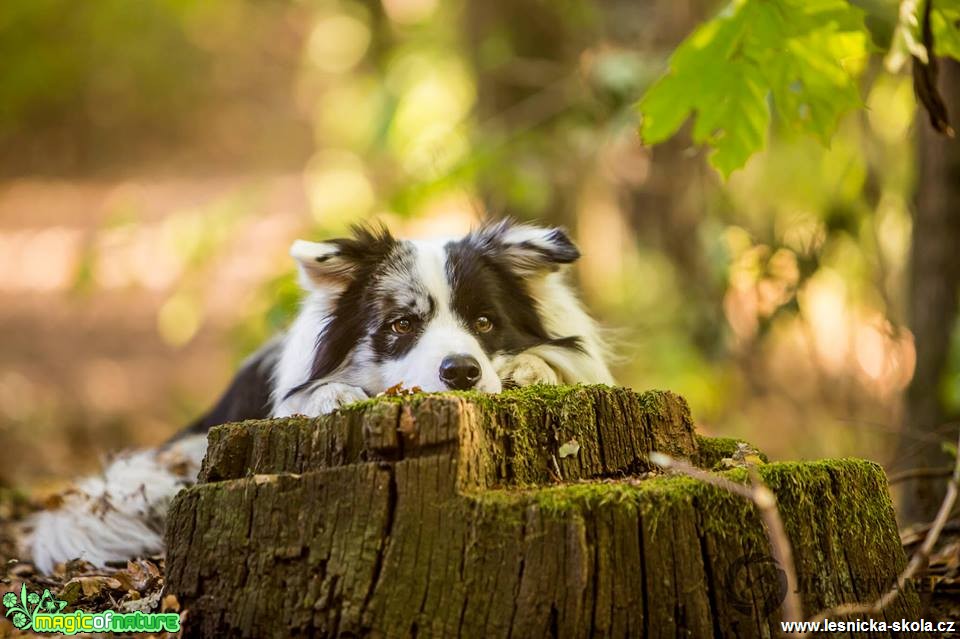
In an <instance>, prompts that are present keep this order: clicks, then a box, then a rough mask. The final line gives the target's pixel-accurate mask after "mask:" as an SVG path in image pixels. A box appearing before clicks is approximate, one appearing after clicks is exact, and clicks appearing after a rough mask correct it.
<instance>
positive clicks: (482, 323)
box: [473, 315, 493, 333]
mask: <svg viewBox="0 0 960 639" xmlns="http://www.w3.org/2000/svg"><path fill="white" fill-rule="evenodd" d="M473 328H475V329H476V331H477V332H478V333H489V332H490V331H492V330H493V322H492V321H490V318H489V317H487V316H486V315H481V316H480V317H478V318H477V319H475V320H473Z"/></svg>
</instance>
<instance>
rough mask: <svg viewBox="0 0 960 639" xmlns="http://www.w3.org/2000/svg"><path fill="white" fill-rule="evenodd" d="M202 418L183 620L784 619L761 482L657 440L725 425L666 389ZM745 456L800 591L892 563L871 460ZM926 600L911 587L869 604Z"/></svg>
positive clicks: (475, 631) (848, 592)
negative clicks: (230, 420)
mask: <svg viewBox="0 0 960 639" xmlns="http://www.w3.org/2000/svg"><path fill="white" fill-rule="evenodd" d="M209 441H210V446H209V450H208V453H207V457H206V459H205V461H204V465H203V469H202V471H201V477H200V482H199V483H198V484H197V485H196V486H194V487H192V488H189V489H187V490H184V491H182V492H181V493H180V494H179V495H178V497H177V498H176V500H175V501H174V504H173V506H172V508H171V511H170V514H169V519H168V528H167V544H168V557H167V577H166V578H167V586H166V588H167V591H168V592H170V593H173V594H175V595H176V596H177V597H178V599H179V601H180V602H181V605H182V606H184V607H185V608H186V609H187V611H188V612H187V617H186V624H185V627H186V630H185V635H186V636H195V637H224V636H243V637H289V636H303V635H309V636H323V637H333V636H356V637H360V636H372V637H415V636H421V637H423V636H429V637H484V638H486V637H585V636H598V637H607V636H615V637H660V636H669V637H675V636H687V637H694V638H699V637H770V636H774V635H777V634H779V620H780V610H779V605H780V603H781V601H782V596H783V592H784V591H783V588H784V583H783V582H782V581H781V576H782V573H780V572H779V570H778V567H777V566H776V563H775V562H774V560H773V559H772V558H771V555H770V549H769V545H768V542H767V539H766V536H765V534H764V532H763V527H762V524H761V522H760V517H759V514H758V512H757V510H756V508H755V507H754V506H753V504H751V503H748V502H746V501H745V500H743V499H742V498H739V497H736V496H734V495H731V494H729V493H726V492H723V491H721V490H719V489H717V488H714V487H712V486H708V485H705V484H703V483H701V482H698V481H695V480H692V479H689V478H686V477H679V476H667V475H663V474H659V473H657V472H655V471H654V469H653V468H652V466H651V464H650V462H649V454H650V452H652V451H661V452H664V453H667V454H670V455H672V456H675V457H684V458H688V459H691V460H694V461H695V462H696V463H698V464H699V465H701V466H704V467H707V468H711V467H713V466H714V465H715V464H717V463H718V462H720V461H721V460H722V459H723V458H725V457H730V456H731V455H732V454H733V452H734V449H735V448H736V442H734V441H732V440H714V439H709V438H702V437H699V436H697V435H696V434H695V432H694V429H693V423H692V420H691V419H690V415H689V411H688V408H687V405H686V402H685V401H684V400H683V399H682V398H680V397H678V396H676V395H673V394H671V393H667V392H648V393H644V394H636V393H633V392H631V391H628V390H625V389H618V388H608V387H599V386H576V387H537V388H526V389H518V390H514V391H508V392H505V393H503V394H501V395H497V396H487V395H479V394H474V393H450V394H443V395H418V396H411V397H388V398H383V399H380V400H371V401H368V402H363V403H361V404H357V405H355V406H352V407H348V408H347V409H345V410H342V411H340V412H339V413H337V414H334V415H329V416H326V417H322V418H318V419H306V418H290V419H282V420H272V421H271V420H267V421H253V422H244V423H239V424H229V425H226V426H220V427H217V428H214V429H213V430H212V431H211V433H210V437H209ZM651 471H653V472H651ZM723 472H724V475H725V476H726V477H728V478H730V479H733V480H735V481H744V482H745V481H747V475H746V471H745V470H744V469H742V468H734V469H732V470H728V471H723ZM759 472H760V474H761V476H762V477H763V479H764V480H765V481H766V482H767V484H768V485H769V486H770V488H771V489H772V490H773V491H774V492H775V493H776V495H777V498H778V500H779V502H780V509H781V513H782V515H783V517H784V520H785V526H786V529H787V533H788V535H789V537H790V539H791V542H792V544H793V550H794V555H795V560H796V565H797V571H798V573H799V578H800V584H799V585H800V590H801V592H802V600H803V604H804V608H805V610H806V611H807V612H808V613H813V612H815V611H817V610H820V609H822V608H826V607H829V606H833V605H835V604H838V603H841V602H846V601H866V600H871V599H873V598H874V597H876V596H878V595H879V594H880V593H882V592H883V591H885V590H886V589H887V588H888V587H889V586H890V585H891V583H892V582H893V580H894V579H895V578H896V575H897V574H898V572H899V571H900V570H902V569H903V567H904V563H905V561H904V556H903V553H902V550H901V547H900V543H899V537H898V534H897V529H896V523H895V521H894V512H893V508H892V506H891V503H890V499H889V496H888V493H887V485H886V478H885V476H884V474H883V472H882V470H881V469H880V468H879V467H878V466H876V465H875V464H872V463H870V462H866V461H859V460H838V461H824V462H809V463H769V464H763V465H761V466H760V467H759ZM918 607H919V603H918V599H917V596H916V594H915V593H913V592H912V591H907V592H904V593H902V594H901V596H900V597H899V598H898V600H897V601H896V602H895V603H894V604H893V605H892V606H890V607H889V608H888V609H887V610H886V611H885V612H884V613H882V614H883V615H885V616H886V617H887V618H889V619H891V620H893V619H901V618H906V619H913V618H916V617H917V616H918V613H917V611H918ZM854 636H855V635H854ZM871 636H877V635H871ZM883 636H886V635H883ZM890 636H892V633H891V635H890Z"/></svg>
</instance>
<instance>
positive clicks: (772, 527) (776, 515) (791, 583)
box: [650, 452, 803, 621]
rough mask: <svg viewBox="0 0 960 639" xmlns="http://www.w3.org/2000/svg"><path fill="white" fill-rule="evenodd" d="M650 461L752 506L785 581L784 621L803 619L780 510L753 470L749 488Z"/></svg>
mask: <svg viewBox="0 0 960 639" xmlns="http://www.w3.org/2000/svg"><path fill="white" fill-rule="evenodd" d="M650 461H651V462H653V463H654V464H656V465H657V466H660V467H661V468H663V469H669V470H673V471H675V472H678V473H680V474H682V475H687V476H688V477H692V478H694V479H698V480H700V481H702V482H706V483H708V484H712V485H714V486H716V487H718V488H721V489H722V490H725V491H727V492H730V493H733V494H734V495H738V496H740V497H743V498H744V499H748V500H750V501H752V502H753V503H754V504H756V506H757V508H758V509H759V510H760V516H761V518H762V519H763V523H764V528H765V529H766V532H767V539H768V540H769V542H770V550H771V553H772V554H773V558H774V559H775V560H776V561H777V563H778V564H779V565H780V567H781V570H783V572H784V574H785V575H786V578H787V594H786V598H785V599H784V601H783V611H784V620H785V621H799V620H801V619H802V618H803V607H802V606H801V604H800V596H799V588H798V587H797V571H796V568H795V567H794V564H793V549H792V547H791V546H790V539H789V538H788V537H787V533H786V530H785V529H784V527H783V520H782V519H781V518H780V511H779V510H778V509H777V498H776V496H775V495H774V494H773V491H771V490H770V489H769V488H767V486H766V485H765V484H764V483H763V480H762V479H761V478H760V475H759V474H758V473H757V472H756V470H755V469H754V468H753V467H752V466H750V467H749V469H750V481H751V485H750V486H745V485H743V484H738V483H737V482H734V481H730V480H729V479H725V478H723V477H720V476H719V475H715V474H714V473H711V472H707V471H705V470H702V469H700V468H697V467H696V466H693V465H692V464H690V463H689V462H686V461H683V460H681V459H674V458H673V457H670V456H669V455H664V454H663V453H657V452H654V453H651V454H650Z"/></svg>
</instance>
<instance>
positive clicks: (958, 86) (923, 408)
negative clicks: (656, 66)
mask: <svg viewBox="0 0 960 639" xmlns="http://www.w3.org/2000/svg"><path fill="white" fill-rule="evenodd" d="M941 65H942V66H941V74H942V77H941V81H940V87H941V90H942V94H943V97H944V100H945V102H946V103H947V105H948V106H949V107H950V108H951V109H952V111H953V113H952V116H953V120H954V124H956V120H957V119H960V110H958V105H960V64H957V63H956V62H954V61H952V60H941ZM917 117H918V121H919V122H918V126H919V128H920V131H919V138H920V140H919V181H918V184H917V202H916V207H915V215H914V224H913V246H912V250H911V254H910V291H911V306H910V327H911V329H912V331H913V336H914V340H915V344H916V350H917V358H916V362H917V367H916V372H915V373H914V376H913V380H912V381H911V383H910V387H909V389H908V390H907V398H906V411H905V420H904V427H903V433H902V436H901V441H900V450H901V451H903V454H902V455H901V458H900V459H899V467H901V468H915V467H918V466H923V467H936V466H949V465H951V459H950V457H949V455H947V453H946V452H945V451H944V450H943V448H942V446H941V441H953V440H954V439H955V437H953V436H952V435H950V434H949V433H950V432H955V429H945V428H944V427H945V422H946V421H947V420H948V419H949V416H948V415H946V414H945V411H944V407H943V403H942V401H941V393H942V384H943V383H944V374H945V373H946V371H947V365H948V360H947V355H948V353H949V350H950V348H949V347H950V336H951V333H952V331H953V327H954V324H955V321H956V317H957V311H958V298H957V295H958V291H960V142H958V141H957V140H956V139H950V138H947V137H944V136H942V135H940V134H938V133H937V132H936V131H934V130H933V129H932V128H931V127H930V126H928V124H927V122H926V118H925V117H924V116H923V115H922V113H918V116H917ZM945 491H946V484H945V482H937V481H930V480H929V479H914V480H909V481H907V482H904V484H903V486H902V489H901V491H900V493H899V495H900V499H899V501H900V509H899V512H900V517H901V520H902V521H903V522H904V523H913V522H918V521H924V522H926V521H930V520H932V519H933V517H934V515H935V514H936V511H937V508H938V507H939V505H940V502H941V501H942V500H943V496H944V493H945Z"/></svg>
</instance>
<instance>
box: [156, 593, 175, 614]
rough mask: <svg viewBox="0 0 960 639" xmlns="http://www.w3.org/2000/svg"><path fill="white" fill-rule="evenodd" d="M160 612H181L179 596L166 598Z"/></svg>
mask: <svg viewBox="0 0 960 639" xmlns="http://www.w3.org/2000/svg"><path fill="white" fill-rule="evenodd" d="M160 610H161V612H180V602H179V601H178V600H177V596H176V595H174V594H169V595H167V596H166V597H164V598H163V602H162V603H161V604H160Z"/></svg>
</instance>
